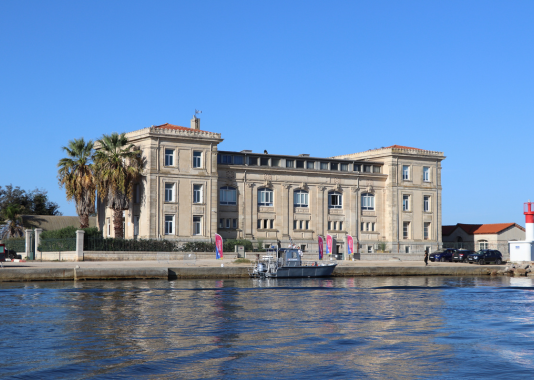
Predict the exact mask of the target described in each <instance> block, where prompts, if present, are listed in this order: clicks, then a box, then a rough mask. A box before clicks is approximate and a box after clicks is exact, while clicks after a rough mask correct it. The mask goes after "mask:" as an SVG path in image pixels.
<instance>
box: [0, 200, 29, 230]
mask: <svg viewBox="0 0 534 380" xmlns="http://www.w3.org/2000/svg"><path fill="white" fill-rule="evenodd" d="M21 210H22V208H21V206H19V205H16V204H15V205H9V206H7V207H6V209H5V210H4V217H5V218H6V219H5V221H6V223H5V226H4V227H3V229H2V231H1V232H2V233H1V236H0V237H1V238H2V239H7V238H12V237H21V236H23V235H24V227H23V224H22V217H21V216H20V213H21Z"/></svg>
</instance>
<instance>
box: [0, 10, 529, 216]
mask: <svg viewBox="0 0 534 380" xmlns="http://www.w3.org/2000/svg"><path fill="white" fill-rule="evenodd" d="M533 25H534V2H533V1H511V2H509V1H488V0H486V1H465V0H463V1H331V0H330V1H310V0H308V1H287V0H286V1H273V0H270V1H231V0H225V1H187V2H185V1H184V2H182V1H133V0H128V1H118V0H115V1H84V2H82V1H26V0H17V1H14V0H13V1H9V0H5V1H1V2H0V48H1V57H2V59H0V72H1V73H2V75H1V76H0V131H1V132H0V141H1V144H2V148H1V151H2V155H1V156H2V165H1V168H0V185H6V184H10V183H12V184H13V185H18V186H21V187H22V188H24V189H33V188H35V187H39V188H43V189H46V190H48V192H49V198H50V199H51V200H53V201H56V202H58V203H59V204H60V205H61V211H62V212H63V213H64V215H76V213H75V208H74V204H72V203H69V202H67V201H66V200H65V193H64V190H62V189H60V188H59V187H58V185H57V179H56V173H57V168H56V165H57V162H58V161H59V159H60V158H62V157H63V153H62V150H61V146H63V145H66V144H67V143H68V140H70V139H73V138H78V137H82V136H83V137H85V138H86V139H96V138H99V137H100V136H101V135H102V134H103V133H110V132H113V131H117V132H128V131H132V130H137V129H141V128H145V127H148V126H150V125H158V124H163V123H166V122H169V123H172V124H177V125H184V126H188V125H189V119H190V118H191V116H192V115H193V113H194V110H195V108H196V109H201V110H202V111H203V114H202V121H201V123H202V124H201V127H202V129H204V130H208V131H213V132H220V133H222V136H223V138H224V139H225V141H224V142H223V143H222V144H220V146H219V149H224V150H242V149H252V150H253V151H256V152H263V150H264V149H267V150H268V151H269V153H280V154H300V153H309V154H312V155H314V156H320V157H328V156H332V155H338V154H346V153H353V152H359V151H364V150H367V149H372V148H378V147H382V146H389V145H393V144H399V145H407V146H413V147H418V148H423V149H429V150H436V151H443V152H444V153H445V155H446V156H447V159H446V160H445V161H443V163H442V164H443V171H442V183H443V209H442V211H443V224H454V223H457V222H461V223H500V222H516V223H520V224H522V225H523V224H524V217H523V214H522V204H523V202H526V201H527V200H528V199H529V198H530V199H533V200H534V176H533V175H532V169H531V167H532V154H531V151H532V148H531V144H532V141H533V138H532V137H533V130H534V128H533V126H534V108H533V101H534V92H533V91H534V71H533V67H534V62H533V61H534V59H533V58H534V49H533V48H532V47H533V46H534V28H533Z"/></svg>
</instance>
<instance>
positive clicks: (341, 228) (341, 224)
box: [339, 222, 343, 231]
mask: <svg viewBox="0 0 534 380" xmlns="http://www.w3.org/2000/svg"><path fill="white" fill-rule="evenodd" d="M339 230H340V231H343V222H339Z"/></svg>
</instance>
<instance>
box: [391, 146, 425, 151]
mask: <svg viewBox="0 0 534 380" xmlns="http://www.w3.org/2000/svg"><path fill="white" fill-rule="evenodd" d="M387 148H397V149H413V150H423V149H419V148H412V147H409V146H403V145H391V146H386V147H385V148H384V149H387Z"/></svg>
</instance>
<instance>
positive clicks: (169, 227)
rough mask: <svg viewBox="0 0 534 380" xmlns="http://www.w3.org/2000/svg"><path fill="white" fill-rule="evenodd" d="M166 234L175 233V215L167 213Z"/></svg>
mask: <svg viewBox="0 0 534 380" xmlns="http://www.w3.org/2000/svg"><path fill="white" fill-rule="evenodd" d="M165 235H174V215H165Z"/></svg>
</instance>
